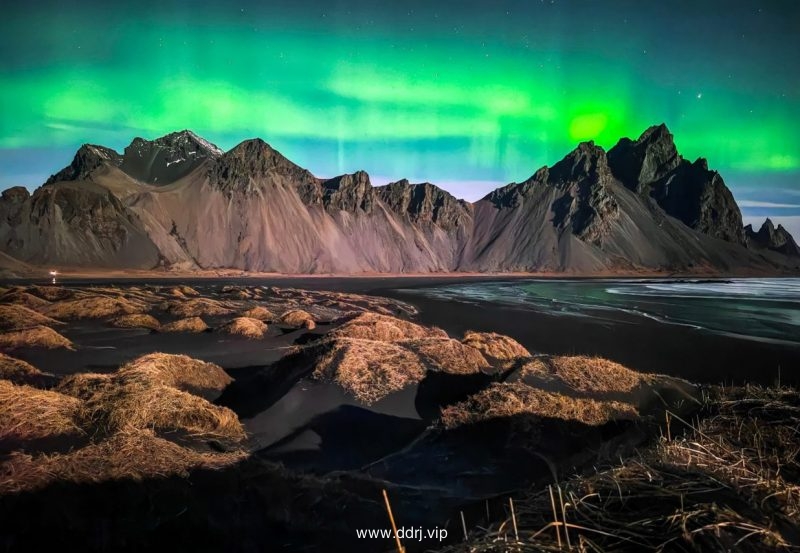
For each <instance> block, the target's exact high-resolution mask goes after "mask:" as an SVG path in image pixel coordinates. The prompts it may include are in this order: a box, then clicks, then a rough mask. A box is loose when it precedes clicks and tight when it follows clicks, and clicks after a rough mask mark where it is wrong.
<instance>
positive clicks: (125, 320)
mask: <svg viewBox="0 0 800 553" xmlns="http://www.w3.org/2000/svg"><path fill="white" fill-rule="evenodd" d="M109 324H111V326H115V327H117V328H146V329H149V330H158V329H160V328H161V323H159V322H158V319H156V318H155V317H153V316H152V315H147V314H144V313H134V314H131V315H122V316H120V317H115V318H113V319H111V320H110V321H109Z"/></svg>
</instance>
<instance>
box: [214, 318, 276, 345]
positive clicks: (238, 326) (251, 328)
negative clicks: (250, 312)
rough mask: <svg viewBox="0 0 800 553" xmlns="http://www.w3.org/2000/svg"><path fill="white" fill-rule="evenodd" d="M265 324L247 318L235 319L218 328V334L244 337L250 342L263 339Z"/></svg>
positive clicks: (265, 330)
mask: <svg viewBox="0 0 800 553" xmlns="http://www.w3.org/2000/svg"><path fill="white" fill-rule="evenodd" d="M267 328H268V327H267V325H266V323H264V322H262V321H259V320H258V319H251V318H249V317H236V318H235V319H233V320H232V321H230V322H229V323H226V324H224V325H222V326H221V327H220V329H219V330H220V332H224V333H226V334H232V335H235V336H244V337H245V338H250V339H251V340H259V339H261V338H263V337H264V334H265V333H266V332H267Z"/></svg>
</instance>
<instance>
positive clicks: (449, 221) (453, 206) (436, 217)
mask: <svg viewBox="0 0 800 553" xmlns="http://www.w3.org/2000/svg"><path fill="white" fill-rule="evenodd" d="M376 191H377V194H378V197H380V199H381V201H382V202H383V203H384V204H386V205H387V206H388V207H389V208H390V209H391V210H392V211H394V212H395V213H397V214H399V215H401V216H403V217H407V218H408V219H409V220H411V221H413V222H415V223H426V224H435V225H438V226H439V227H441V228H443V229H445V230H451V229H455V228H457V227H459V226H460V225H462V224H463V223H464V222H465V221H467V220H468V219H469V217H471V215H472V206H471V204H469V203H467V202H465V201H463V200H458V199H456V198H455V197H454V196H453V195H451V194H450V193H448V192H446V191H444V190H442V189H441V188H439V187H438V186H436V185H435V184H431V183H429V182H423V183H417V184H412V183H410V182H409V181H408V179H401V180H399V181H396V182H392V183H389V184H386V185H384V186H379V187H378V188H376Z"/></svg>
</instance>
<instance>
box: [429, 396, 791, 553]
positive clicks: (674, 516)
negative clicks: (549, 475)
mask: <svg viewBox="0 0 800 553" xmlns="http://www.w3.org/2000/svg"><path fill="white" fill-rule="evenodd" d="M667 422H669V430H667ZM662 426H663V430H662V436H661V438H660V439H656V440H655V443H652V444H651V445H649V446H646V447H643V448H641V449H640V450H639V451H638V453H637V454H636V455H634V456H633V457H631V458H629V459H627V460H623V461H620V462H618V463H616V464H613V465H609V466H605V467H597V468H596V470H593V471H592V472H590V473H588V474H583V475H576V476H573V477H571V478H568V479H566V480H565V481H563V482H560V483H559V487H560V488H561V491H560V493H559V491H558V488H556V487H555V486H554V494H553V496H552V499H551V494H550V490H549V489H548V488H547V487H543V488H542V487H538V488H535V489H531V490H529V491H528V492H527V493H525V494H522V496H521V497H518V498H516V499H515V501H514V507H515V515H516V516H515V518H516V520H515V523H516V526H517V533H518V536H519V540H517V539H516V536H515V533H514V529H513V522H512V520H511V519H510V517H509V518H506V519H503V520H492V521H491V522H490V523H488V524H482V525H481V526H482V527H481V528H477V527H475V526H472V527H471V528H470V534H471V535H470V539H469V540H468V541H467V542H465V543H461V544H458V545H454V546H452V547H448V548H446V549H444V550H442V551H447V552H448V553H461V552H464V553H466V552H467V551H469V552H498V553H499V552H506V551H510V550H513V551H520V552H528V551H530V552H533V551H537V552H539V551H553V552H556V551H564V550H567V548H568V545H567V544H569V545H570V546H571V548H572V549H574V550H579V551H630V552H639V551H697V552H705V551H707V552H717V551H737V552H738V551H745V552H748V551H750V552H768V551H769V552H771V551H793V550H796V549H797V548H798V547H800V432H798V428H800V393H798V392H797V391H796V390H793V389H787V388H782V389H775V388H772V389H766V388H759V387H752V386H749V387H744V388H734V389H731V388H728V389H720V388H716V389H712V390H710V392H709V393H707V394H706V395H705V399H704V404H703V407H702V409H701V410H700V412H699V413H698V414H697V417H696V418H694V419H692V420H684V419H681V418H678V417H676V416H672V417H671V418H669V419H668V420H665V421H664V423H663V425H662Z"/></svg>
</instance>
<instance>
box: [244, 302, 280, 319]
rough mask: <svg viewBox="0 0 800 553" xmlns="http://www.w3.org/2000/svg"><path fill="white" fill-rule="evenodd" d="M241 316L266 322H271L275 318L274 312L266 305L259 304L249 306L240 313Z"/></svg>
mask: <svg viewBox="0 0 800 553" xmlns="http://www.w3.org/2000/svg"><path fill="white" fill-rule="evenodd" d="M241 316H242V317H248V318H250V319H258V320H259V321H266V322H268V323H271V322H272V321H274V320H275V314H274V313H273V312H272V311H270V310H269V309H267V308H266V307H262V306H260V305H257V306H255V307H251V308H250V309H248V310H247V311H245V312H244V313H242V315H241Z"/></svg>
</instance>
